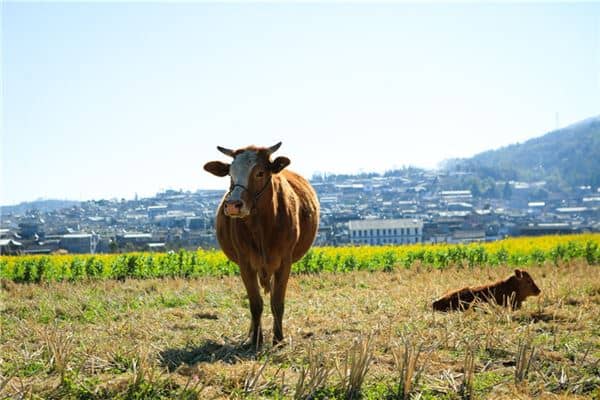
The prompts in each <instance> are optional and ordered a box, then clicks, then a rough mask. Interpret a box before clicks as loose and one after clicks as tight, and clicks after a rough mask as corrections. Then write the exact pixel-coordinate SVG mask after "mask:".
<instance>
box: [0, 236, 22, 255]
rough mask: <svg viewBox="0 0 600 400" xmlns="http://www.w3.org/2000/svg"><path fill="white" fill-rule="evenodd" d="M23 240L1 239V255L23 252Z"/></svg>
mask: <svg viewBox="0 0 600 400" xmlns="http://www.w3.org/2000/svg"><path fill="white" fill-rule="evenodd" d="M22 247H23V245H22V244H21V242H17V241H16V240H12V239H0V255H2V256H11V255H18V254H21V248H22Z"/></svg>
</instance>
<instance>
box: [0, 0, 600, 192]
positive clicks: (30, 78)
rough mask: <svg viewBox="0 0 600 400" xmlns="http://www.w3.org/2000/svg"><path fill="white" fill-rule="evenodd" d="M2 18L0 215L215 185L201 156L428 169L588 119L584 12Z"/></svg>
mask: <svg viewBox="0 0 600 400" xmlns="http://www.w3.org/2000/svg"><path fill="white" fill-rule="evenodd" d="M1 7H2V49H1V50H2V51H1V67H2V113H3V118H2V142H1V143H2V149H1V157H2V160H1V163H0V167H1V177H2V180H1V183H0V204H13V203H17V202H20V201H24V200H33V199H36V198H62V199H65V198H66V199H77V200H85V199H100V198H113V197H118V198H121V197H125V198H131V197H133V196H134V194H135V193H138V194H139V195H140V196H146V195H151V194H154V193H156V192H157V191H159V190H163V189H168V188H171V189H184V190H196V189H206V188H223V189H224V188H225V187H226V186H227V182H226V179H224V178H221V179H219V178H215V177H212V176H210V175H209V174H207V173H206V172H204V171H203V169H202V166H203V164H204V163H205V162H206V161H210V160H214V159H221V160H225V159H226V158H225V157H224V156H222V155H221V154H220V153H218V152H217V150H216V149H215V147H216V146H217V145H221V146H225V147H232V148H234V147H241V146H245V145H248V144H257V145H272V144H274V143H276V142H278V141H283V146H282V147H281V149H280V150H279V152H278V154H281V155H286V156H288V157H289V158H291V160H292V165H291V166H290V168H291V169H294V170H296V171H299V172H301V173H303V174H306V175H309V176H310V175H312V174H313V173H314V172H315V171H329V172H357V171H361V170H363V171H384V170H386V169H391V168H394V167H401V166H403V165H409V164H410V165H416V166H422V167H434V166H435V165H436V164H437V163H438V162H440V161H442V160H444V159H446V158H451V157H466V156H471V155H473V154H475V153H477V152H480V151H484V150H487V149H490V148H496V147H499V146H503V145H507V144H511V143H515V142H521V141H524V140H526V139H528V138H531V137H535V136H539V135H542V134H543V133H545V132H547V131H549V130H552V129H554V128H555V127H556V114H557V113H558V116H559V118H558V121H559V126H565V125H568V124H570V123H573V122H576V121H578V120H581V119H584V118H587V117H590V116H593V115H598V114H600V4H594V3H585V4H539V3H537V4H504V5H477V4H454V5H452V4H443V3H431V4H427V5H412V4H408V3H387V4H386V3H383V4H379V5H372V4H360V3H348V4H335V3H300V4H298V3H296V4H294V3H286V4H274V3H262V4H261V3H256V4H252V3H250V4H234V3H228V4H207V3H180V4H166V3H164V4H160V3H155V2H154V3H119V2H115V3H98V4H94V3H60V4H59V3H57V4H52V3H41V4H39V3H38V4H35V3H10V2H4V3H3V4H2V5H1Z"/></svg>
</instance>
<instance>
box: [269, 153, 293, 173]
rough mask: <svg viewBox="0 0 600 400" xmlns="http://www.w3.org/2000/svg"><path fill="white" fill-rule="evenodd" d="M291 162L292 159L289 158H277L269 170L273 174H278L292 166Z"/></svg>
mask: <svg viewBox="0 0 600 400" xmlns="http://www.w3.org/2000/svg"><path fill="white" fill-rule="evenodd" d="M290 162H291V161H290V159H289V158H287V157H277V158H276V159H274V160H273V162H272V163H271V165H269V170H271V172H272V173H274V174H276V173H278V172H279V171H281V170H282V169H284V168H285V167H287V166H288V165H290Z"/></svg>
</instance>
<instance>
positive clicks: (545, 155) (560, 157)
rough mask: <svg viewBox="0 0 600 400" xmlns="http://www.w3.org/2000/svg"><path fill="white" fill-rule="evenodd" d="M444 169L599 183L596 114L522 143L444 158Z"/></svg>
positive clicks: (599, 127) (599, 133)
mask: <svg viewBox="0 0 600 400" xmlns="http://www.w3.org/2000/svg"><path fill="white" fill-rule="evenodd" d="M446 169H453V170H462V171H468V172H474V173H475V174H476V175H478V176H480V177H481V178H492V179H495V180H520V181H537V180H545V181H548V182H549V183H551V184H556V185H558V186H560V187H563V188H564V187H575V186H581V185H591V186H592V187H600V116H596V117H593V118H589V119H586V120H583V121H581V122H578V123H576V124H573V125H570V126H568V127H566V128H562V129H558V130H556V131H552V132H549V133H547V134H545V135H543V136H541V137H538V138H534V139H530V140H528V141H526V142H524V143H519V144H512V145H510V146H506V147H503V148H500V149H497V150H490V151H486V152H483V153H480V154H477V155H475V156H473V157H471V158H468V159H455V160H450V161H448V162H446Z"/></svg>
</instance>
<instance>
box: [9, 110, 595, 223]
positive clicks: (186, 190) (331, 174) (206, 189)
mask: <svg viewBox="0 0 600 400" xmlns="http://www.w3.org/2000/svg"><path fill="white" fill-rule="evenodd" d="M592 119H600V115H596V116H593V117H589V118H585V119H583V120H581V121H577V122H574V123H573V124H570V125H567V126H565V127H562V128H559V129H557V130H556V129H555V130H552V131H549V132H546V133H544V134H542V135H540V136H535V137H532V138H529V139H527V140H526V141H529V140H531V139H536V138H539V137H542V136H544V135H546V134H550V133H554V132H556V131H560V130H562V129H567V128H569V127H571V126H575V125H578V124H579V123H582V122H586V121H589V120H592ZM522 143H524V142H518V143H509V144H507V145H503V146H501V147H498V148H495V149H489V150H484V152H486V151H496V150H501V149H503V148H505V147H508V146H512V145H519V144H522ZM477 154H481V153H477ZM477 154H474V155H473V156H476V155H477ZM467 158H469V157H467ZM449 160H451V159H450V158H449V159H446V160H442V161H441V162H439V163H438V164H437V166H436V167H434V168H424V167H418V166H414V165H404V166H401V167H398V168H388V169H384V170H381V171H367V170H363V169H361V170H360V171H353V172H352V171H351V172H345V171H340V172H335V173H334V172H329V171H315V172H314V173H313V174H311V175H309V176H306V178H307V179H309V180H312V179H313V178H314V177H315V176H318V175H321V176H323V175H325V176H333V175H359V174H362V173H367V174H371V173H374V174H379V175H383V174H384V173H386V172H391V171H395V170H399V169H402V168H417V169H422V170H424V171H439V170H441V169H443V168H441V167H440V164H442V162H443V161H449ZM168 190H172V191H175V192H183V193H188V192H189V193H196V192H200V191H221V190H226V187H222V188H221V187H220V188H197V189H185V190H184V189H183V188H166V189H161V190H159V191H157V192H154V193H150V194H148V195H145V196H139V195H138V193H134V194H133V196H132V197H130V198H127V197H118V196H113V197H103V198H94V199H91V198H90V199H81V200H78V199H69V198H44V197H39V198H36V199H33V200H24V201H21V202H19V203H14V204H0V207H18V206H21V205H24V204H28V203H34V202H43V201H65V202H81V203H83V202H88V201H101V200H108V201H121V200H126V201H132V200H134V199H135V198H136V197H137V198H138V199H139V200H144V199H149V198H153V197H155V196H156V195H158V194H160V193H165V192H166V191H168ZM0 216H1V215H0Z"/></svg>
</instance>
